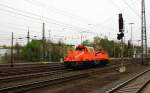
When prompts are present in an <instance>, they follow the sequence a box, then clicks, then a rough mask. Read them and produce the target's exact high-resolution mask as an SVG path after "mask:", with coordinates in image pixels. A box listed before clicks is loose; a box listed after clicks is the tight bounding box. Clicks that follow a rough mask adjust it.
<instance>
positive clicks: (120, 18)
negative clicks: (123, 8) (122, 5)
mask: <svg viewBox="0 0 150 93" xmlns="http://www.w3.org/2000/svg"><path fill="white" fill-rule="evenodd" d="M123 32H124V21H123V17H122V14H121V13H120V14H119V33H118V34H117V39H118V40H121V39H123V37H124V33H123Z"/></svg>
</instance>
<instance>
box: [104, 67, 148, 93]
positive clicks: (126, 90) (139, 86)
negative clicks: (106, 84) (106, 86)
mask: <svg viewBox="0 0 150 93" xmlns="http://www.w3.org/2000/svg"><path fill="white" fill-rule="evenodd" d="M149 83H150V69H147V70H145V71H144V72H142V73H140V74H138V75H136V76H134V77H133V78H131V79H129V80H127V81H125V82H123V83H121V84H119V85H118V86H116V87H114V88H112V89H111V90H109V91H106V93H143V89H144V88H145V86H146V85H147V84H149Z"/></svg>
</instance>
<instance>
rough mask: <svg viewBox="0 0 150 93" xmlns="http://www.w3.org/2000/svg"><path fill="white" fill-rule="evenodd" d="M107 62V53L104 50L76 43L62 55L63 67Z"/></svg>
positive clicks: (104, 63)
mask: <svg viewBox="0 0 150 93" xmlns="http://www.w3.org/2000/svg"><path fill="white" fill-rule="evenodd" d="M108 63H109V55H108V53H107V52H106V51H104V50H99V51H97V52H95V51H94V48H93V47H87V46H84V45H78V46H76V47H75V48H74V49H71V50H69V51H68V53H67V55H66V56H65V57H64V65H65V67H78V66H85V65H88V66H89V65H90V66H92V65H106V64H108Z"/></svg>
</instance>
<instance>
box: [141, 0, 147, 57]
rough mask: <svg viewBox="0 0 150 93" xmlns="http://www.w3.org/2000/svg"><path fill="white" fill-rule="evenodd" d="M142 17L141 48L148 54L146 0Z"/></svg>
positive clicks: (143, 1) (143, 2)
mask: <svg viewBox="0 0 150 93" xmlns="http://www.w3.org/2000/svg"><path fill="white" fill-rule="evenodd" d="M141 19H142V21H141V48H142V54H145V55H147V35H146V16H145V0H142V12H141Z"/></svg>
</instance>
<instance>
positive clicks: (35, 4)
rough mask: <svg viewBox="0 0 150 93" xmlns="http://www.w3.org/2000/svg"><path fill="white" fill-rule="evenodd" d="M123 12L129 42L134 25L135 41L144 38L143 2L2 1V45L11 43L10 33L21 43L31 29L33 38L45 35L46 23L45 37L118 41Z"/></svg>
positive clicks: (149, 13) (149, 17) (149, 18)
mask: <svg viewBox="0 0 150 93" xmlns="http://www.w3.org/2000/svg"><path fill="white" fill-rule="evenodd" d="M145 1H146V19H147V33H148V35H147V36H148V45H150V41H149V39H150V37H149V36H150V33H149V30H150V11H149V10H150V7H148V6H149V5H150V0H145ZM119 13H123V17H124V20H125V30H126V32H125V36H126V40H128V39H130V25H129V23H131V22H132V23H135V24H134V25H133V41H134V43H136V44H137V40H139V39H141V30H140V28H141V19H140V17H141V0H0V24H1V25H0V35H1V37H0V45H3V44H8V45H9V44H10V39H11V32H14V36H15V38H18V37H23V38H24V39H23V40H16V39H15V41H18V42H19V43H26V38H25V37H26V35H27V30H28V27H29V30H30V35H31V38H34V37H33V36H37V37H36V38H37V39H39V38H41V37H42V36H41V35H42V23H43V22H44V23H45V27H46V37H47V39H49V32H50V34H51V35H50V36H51V39H53V40H57V39H58V38H63V39H62V40H63V41H64V42H67V43H71V44H78V43H80V35H81V32H85V31H88V32H92V33H83V39H84V40H85V39H91V38H93V37H94V36H96V35H99V36H101V37H104V36H108V38H109V39H111V40H116V37H117V35H116V34H117V33H118V14H119Z"/></svg>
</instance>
